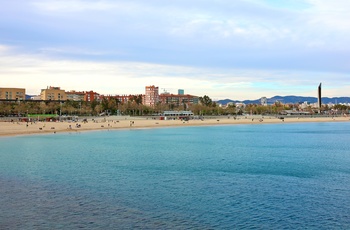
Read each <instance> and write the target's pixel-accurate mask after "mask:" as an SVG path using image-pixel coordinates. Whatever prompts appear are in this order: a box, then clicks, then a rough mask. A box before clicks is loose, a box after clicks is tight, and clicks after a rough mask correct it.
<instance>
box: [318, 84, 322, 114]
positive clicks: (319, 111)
mask: <svg viewBox="0 0 350 230" xmlns="http://www.w3.org/2000/svg"><path fill="white" fill-rule="evenodd" d="M321 90H322V83H320V85H319V86H318V113H319V114H321V106H322V99H321V97H322V94H321Z"/></svg>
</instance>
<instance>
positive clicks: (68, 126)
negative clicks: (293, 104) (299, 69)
mask: <svg viewBox="0 0 350 230" xmlns="http://www.w3.org/2000/svg"><path fill="white" fill-rule="evenodd" d="M349 121H350V118H349V117H285V118H284V119H283V120H282V119H279V118H276V117H262V116H248V117H237V119H236V118H233V117H226V116H225V117H217V118H209V119H208V118H206V119H204V120H189V121H181V120H154V119H147V118H140V117H135V118H133V117H108V118H103V119H101V118H98V119H96V118H95V120H93V118H90V119H88V122H87V123H86V122H85V123H84V122H68V121H63V122H28V123H27V122H0V138H1V137H11V136H23V135H36V134H55V133H78V132H87V131H100V130H101V131H107V130H122V129H124V130H125V129H142V128H147V129H148V128H161V127H163V128H166V127H189V126H214V125H238V124H279V123H304V122H308V123H310V122H349Z"/></svg>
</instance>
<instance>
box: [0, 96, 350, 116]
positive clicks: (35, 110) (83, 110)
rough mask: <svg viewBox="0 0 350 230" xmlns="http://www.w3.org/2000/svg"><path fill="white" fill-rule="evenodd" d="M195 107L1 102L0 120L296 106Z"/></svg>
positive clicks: (135, 101) (205, 101)
mask: <svg viewBox="0 0 350 230" xmlns="http://www.w3.org/2000/svg"><path fill="white" fill-rule="evenodd" d="M198 99H199V103H198V104H191V105H187V104H184V103H183V104H180V105H179V104H174V103H168V104H162V103H158V104H156V106H155V107H149V106H146V105H143V104H142V97H141V96H134V97H132V98H131V99H130V100H129V101H127V102H121V101H119V100H118V99H116V98H109V99H108V98H103V99H102V100H101V101H92V102H86V101H71V100H67V101H62V102H58V101H41V102H37V101H30V100H28V101H16V102H15V101H12V102H9V101H2V102H0V116H27V115H30V114H52V115H67V116H97V115H101V114H108V115H131V116H145V115H154V114H161V113H163V111H167V110H171V111H182V110H188V111H192V112H193V113H194V115H198V116H201V115H203V116H205V115H242V114H253V115H259V114H261V115H277V114H280V113H281V112H283V111H284V110H291V109H295V108H298V106H299V105H298V104H281V103H279V102H276V103H274V104H273V105H268V106H262V105H259V104H248V105H246V106H245V107H237V106H236V105H235V104H230V105H228V106H226V107H224V108H223V107H220V106H219V105H218V104H217V103H216V102H214V101H212V99H211V98H210V97H209V96H207V95H204V96H203V97H199V98H198ZM332 109H333V110H337V111H341V113H348V111H349V109H350V107H349V106H345V105H335V106H334V107H332ZM328 110H331V108H329V107H328V106H326V105H325V106H323V108H322V111H328ZM304 111H307V112H310V113H311V114H313V113H315V109H313V108H311V107H308V108H306V109H304Z"/></svg>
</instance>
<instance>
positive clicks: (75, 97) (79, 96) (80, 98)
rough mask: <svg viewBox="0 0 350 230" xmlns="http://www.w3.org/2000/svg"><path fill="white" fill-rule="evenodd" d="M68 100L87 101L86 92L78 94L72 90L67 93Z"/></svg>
mask: <svg viewBox="0 0 350 230" xmlns="http://www.w3.org/2000/svg"><path fill="white" fill-rule="evenodd" d="M66 97H67V100H70V101H84V100H85V92H76V91H75V90H71V91H69V92H66Z"/></svg>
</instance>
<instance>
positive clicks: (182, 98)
mask: <svg viewBox="0 0 350 230" xmlns="http://www.w3.org/2000/svg"><path fill="white" fill-rule="evenodd" d="M159 100H160V102H161V103H162V104H173V105H175V106H180V105H187V106H188V105H192V104H198V101H199V98H198V97H197V96H193V95H189V94H177V95H176V94H161V95H160V96H159Z"/></svg>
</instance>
